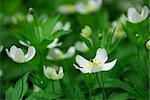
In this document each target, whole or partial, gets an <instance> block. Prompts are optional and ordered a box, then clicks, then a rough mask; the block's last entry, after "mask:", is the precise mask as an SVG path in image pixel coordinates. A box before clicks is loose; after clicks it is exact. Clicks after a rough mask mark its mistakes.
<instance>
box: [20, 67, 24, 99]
mask: <svg viewBox="0 0 150 100" xmlns="http://www.w3.org/2000/svg"><path fill="white" fill-rule="evenodd" d="M21 77H22V78H21V81H22V87H21V93H20V96H19V98H20V99H22V92H23V66H21Z"/></svg>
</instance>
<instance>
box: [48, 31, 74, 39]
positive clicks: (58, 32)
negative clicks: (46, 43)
mask: <svg viewBox="0 0 150 100" xmlns="http://www.w3.org/2000/svg"><path fill="white" fill-rule="evenodd" d="M70 32H71V30H69V31H63V30H60V31H57V32H55V33H53V34H51V35H49V36H48V37H46V39H47V40H54V39H55V38H58V37H60V36H62V35H65V34H68V33H70Z"/></svg>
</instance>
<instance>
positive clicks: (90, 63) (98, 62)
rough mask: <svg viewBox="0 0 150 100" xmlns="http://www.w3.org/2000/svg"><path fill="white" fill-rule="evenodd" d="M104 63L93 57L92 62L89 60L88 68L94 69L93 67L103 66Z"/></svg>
mask: <svg viewBox="0 0 150 100" xmlns="http://www.w3.org/2000/svg"><path fill="white" fill-rule="evenodd" d="M102 65H103V62H102V61H99V60H97V59H93V60H92V62H89V66H88V67H87V70H89V71H90V70H92V69H93V67H95V66H97V67H101V66H102Z"/></svg>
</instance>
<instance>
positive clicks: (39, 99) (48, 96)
mask: <svg viewBox="0 0 150 100" xmlns="http://www.w3.org/2000/svg"><path fill="white" fill-rule="evenodd" d="M61 96H62V94H60V93H54V92H46V91H40V92H35V93H32V94H31V95H30V96H29V97H28V98H27V99H26V100H52V99H56V98H59V97H61Z"/></svg>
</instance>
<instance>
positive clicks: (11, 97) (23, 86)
mask: <svg viewBox="0 0 150 100" xmlns="http://www.w3.org/2000/svg"><path fill="white" fill-rule="evenodd" d="M28 75H29V73H27V74H26V75H25V76H23V78H21V79H19V80H18V81H17V82H16V84H15V86H14V88H13V87H10V88H9V89H8V90H7V91H6V100H22V99H23V96H24V95H25V93H26V92H27V89H28V84H27V79H28Z"/></svg>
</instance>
